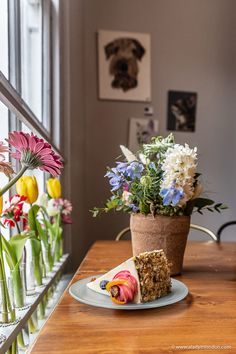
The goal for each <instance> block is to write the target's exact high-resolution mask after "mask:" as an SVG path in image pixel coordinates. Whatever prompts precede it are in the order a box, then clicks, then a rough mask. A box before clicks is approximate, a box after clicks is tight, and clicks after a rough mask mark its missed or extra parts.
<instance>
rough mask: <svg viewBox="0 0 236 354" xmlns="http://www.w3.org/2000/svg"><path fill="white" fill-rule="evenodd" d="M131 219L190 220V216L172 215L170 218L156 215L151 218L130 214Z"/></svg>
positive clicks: (139, 214) (144, 215) (148, 215)
mask: <svg viewBox="0 0 236 354" xmlns="http://www.w3.org/2000/svg"><path fill="white" fill-rule="evenodd" d="M130 216H131V217H135V218H136V217H139V218H143V219H152V220H154V219H158V218H162V219H170V218H171V219H190V218H191V216H190V215H172V216H167V215H160V214H156V215H155V216H153V215H152V214H143V213H131V214H130Z"/></svg>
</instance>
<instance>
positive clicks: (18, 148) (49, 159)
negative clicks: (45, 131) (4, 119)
mask: <svg viewBox="0 0 236 354" xmlns="http://www.w3.org/2000/svg"><path fill="white" fill-rule="evenodd" d="M7 141H8V142H9V144H11V145H12V146H13V147H14V148H15V152H12V153H11V155H12V157H13V158H15V159H16V160H20V161H21V164H22V165H23V166H25V167H27V168H28V169H35V168H39V169H40V170H42V171H47V172H49V173H50V174H51V175H53V176H57V175H59V174H60V170H61V168H62V167H63V165H62V162H61V159H60V157H59V155H57V154H56V153H55V152H54V151H53V150H52V147H51V145H50V144H48V143H46V142H45V141H44V140H43V139H40V138H38V137H37V136H36V135H34V134H33V133H31V134H28V133H23V132H12V133H10V134H9V139H8V140H7Z"/></svg>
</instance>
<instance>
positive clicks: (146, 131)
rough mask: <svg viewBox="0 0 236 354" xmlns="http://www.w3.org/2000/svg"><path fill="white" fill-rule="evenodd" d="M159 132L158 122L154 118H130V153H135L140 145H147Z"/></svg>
mask: <svg viewBox="0 0 236 354" xmlns="http://www.w3.org/2000/svg"><path fill="white" fill-rule="evenodd" d="M158 130H159V126H158V120H157V119H154V118H130V120H129V141H128V147H129V149H130V151H132V152H136V151H138V150H139V149H140V147H141V146H142V144H148V143H150V141H151V138H152V137H154V136H157V134H158Z"/></svg>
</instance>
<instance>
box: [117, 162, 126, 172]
mask: <svg viewBox="0 0 236 354" xmlns="http://www.w3.org/2000/svg"><path fill="white" fill-rule="evenodd" d="M116 164H117V166H116V169H117V171H118V172H121V173H123V174H125V173H126V169H127V167H128V165H129V163H128V162H117V163H116Z"/></svg>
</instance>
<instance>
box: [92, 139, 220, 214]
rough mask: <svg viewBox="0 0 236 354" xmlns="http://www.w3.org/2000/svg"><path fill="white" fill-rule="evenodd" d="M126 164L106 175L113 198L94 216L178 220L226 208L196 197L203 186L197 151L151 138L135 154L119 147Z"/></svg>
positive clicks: (170, 140) (165, 140)
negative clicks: (108, 214) (129, 215)
mask: <svg viewBox="0 0 236 354" xmlns="http://www.w3.org/2000/svg"><path fill="white" fill-rule="evenodd" d="M121 150H122V153H123V155H124V157H125V161H119V162H116V167H113V168H108V171H107V173H106V175H105V177H107V178H108V179H109V183H110V186H111V192H112V196H111V198H110V199H109V200H108V201H107V202H106V205H105V207H104V208H94V209H93V210H92V212H93V216H97V215H98V214H99V213H101V212H108V211H110V210H117V211H120V210H123V211H125V212H128V213H142V214H145V215H147V214H152V215H165V216H178V215H191V214H192V212H193V210H194V209H195V210H197V211H198V212H199V213H200V214H202V211H203V209H207V210H209V211H214V210H216V211H218V212H220V211H221V210H222V209H225V208H227V207H226V206H225V205H223V204H222V203H216V204H215V202H214V201H213V200H211V199H207V198H201V197H199V196H200V194H201V192H202V189H203V188H202V184H201V183H200V181H199V177H200V174H199V173H198V172H197V148H196V147H195V148H193V149H192V148H190V147H189V146H188V145H187V144H185V145H180V144H176V143H175V141H174V136H173V134H170V135H168V136H167V137H166V138H163V137H161V136H159V137H154V138H152V140H151V143H150V144H144V145H143V146H142V148H141V150H140V151H138V152H137V154H133V153H132V152H131V151H130V150H128V149H127V148H126V147H124V146H121Z"/></svg>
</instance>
